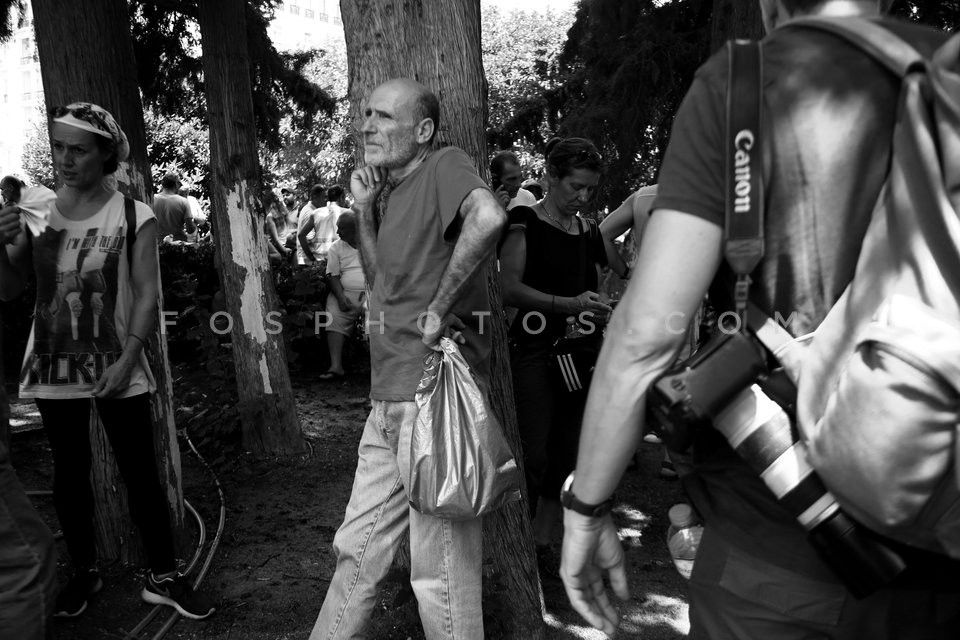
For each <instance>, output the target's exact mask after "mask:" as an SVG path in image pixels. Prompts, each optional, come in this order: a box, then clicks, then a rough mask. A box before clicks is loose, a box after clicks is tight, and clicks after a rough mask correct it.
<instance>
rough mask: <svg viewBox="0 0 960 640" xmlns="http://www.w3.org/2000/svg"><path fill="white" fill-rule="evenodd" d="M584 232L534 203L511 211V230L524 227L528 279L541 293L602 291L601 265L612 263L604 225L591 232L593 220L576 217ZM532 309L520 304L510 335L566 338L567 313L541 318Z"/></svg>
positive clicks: (530, 339) (569, 294)
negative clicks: (544, 215) (555, 220)
mask: <svg viewBox="0 0 960 640" xmlns="http://www.w3.org/2000/svg"><path fill="white" fill-rule="evenodd" d="M574 220H575V221H576V223H577V226H578V228H579V229H580V233H578V234H577V235H572V234H569V233H566V232H564V231H562V230H560V229H558V228H557V227H555V226H553V225H552V224H550V223H548V222H546V221H544V220H542V219H541V218H540V217H539V216H538V215H537V213H536V211H534V210H533V209H531V208H530V207H523V206H521V207H515V208H513V209H511V210H510V213H509V215H508V220H507V233H510V231H511V230H514V229H522V230H523V231H524V240H525V243H526V256H527V260H526V263H525V264H524V269H523V277H522V278H521V282H523V284H525V285H527V286H529V287H531V288H533V289H536V290H537V291H540V292H542V293H547V294H550V295H554V296H566V297H573V296H578V295H580V294H581V293H583V292H584V291H596V290H597V282H598V277H597V265H598V264H599V265H600V266H601V267H605V266H607V252H606V249H605V248H604V246H603V238H602V236H601V235H600V233H599V230H595V231H594V232H592V233H591V231H590V227H589V226H588V223H587V222H586V221H585V220H583V219H582V218H580V217H576V218H574ZM529 312H530V310H529V309H523V308H521V309H518V311H517V316H516V318H515V319H514V321H513V323H512V324H511V325H510V335H511V337H512V338H514V339H515V340H516V341H517V342H553V341H555V340H556V339H557V338H562V337H563V334H564V331H565V330H566V326H567V321H566V314H562V313H547V314H543V317H544V319H545V320H546V325H545V326H544V324H543V323H542V322H541V321H540V318H539V317H537V318H527V320H526V321H524V318H525V317H526V316H527V314H528V313H529Z"/></svg>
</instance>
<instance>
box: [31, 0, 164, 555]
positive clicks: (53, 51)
mask: <svg viewBox="0 0 960 640" xmlns="http://www.w3.org/2000/svg"><path fill="white" fill-rule="evenodd" d="M32 1H33V13H34V26H35V30H36V39H37V50H38V53H39V55H40V63H41V66H40V70H41V76H42V78H43V92H44V98H45V101H46V105H47V107H48V108H49V107H53V106H57V105H65V104H69V103H71V102H75V101H86V102H93V103H95V104H99V105H100V106H102V107H103V108H105V109H107V110H108V111H109V112H110V113H112V114H113V116H114V118H116V120H117V122H118V123H119V124H120V127H121V128H122V129H123V130H124V132H125V133H126V135H127V139H128V141H129V142H130V157H129V158H128V159H127V161H126V162H122V163H120V168H119V170H118V171H117V172H116V174H114V175H115V176H116V178H117V182H118V183H119V185H118V186H119V189H120V191H121V192H123V193H124V194H125V195H128V196H130V197H133V198H136V199H137V200H141V201H143V202H147V203H149V202H151V201H152V198H153V188H152V185H151V179H150V165H149V163H148V161H147V143H146V133H145V130H144V124H143V106H142V104H141V102H140V90H139V87H138V85H137V70H136V64H135V61H134V56H133V41H132V40H131V38H130V20H129V17H128V14H127V3H126V2H125V1H124V0H99V1H98V2H59V1H58V0H32ZM157 308H158V309H162V308H163V299H162V294H161V297H160V299H159V300H158V302H157ZM161 326H162V325H161V323H160V322H159V321H158V322H157V324H156V329H155V330H154V332H153V334H152V336H150V338H149V340H148V341H147V342H148V346H147V356H148V358H149V360H150V367H151V369H152V370H153V374H154V377H155V378H156V381H157V391H156V393H155V394H154V395H153V397H152V398H151V411H152V414H153V424H154V444H155V449H156V452H157V467H158V469H159V471H160V482H161V483H162V484H163V485H164V487H165V488H166V492H167V502H168V505H169V509H170V521H171V524H172V525H173V529H174V539H175V540H177V541H178V543H179V542H182V532H183V487H182V476H181V470H180V449H179V446H178V445H177V432H176V426H175V424H174V419H173V386H172V383H171V376H170V365H169V362H168V360H167V341H166V337H165V336H164V334H163V332H162V331H161ZM91 404H92V403H91ZM90 431H91V444H92V450H93V455H94V458H93V461H94V463H93V472H92V476H93V484H94V494H95V496H96V499H97V507H96V519H97V530H98V540H97V545H98V550H99V553H100V557H101V559H104V560H115V559H120V560H122V561H125V562H136V563H140V562H142V561H143V559H144V556H143V552H142V549H141V548H140V545H139V544H127V543H126V541H129V540H131V539H132V538H131V536H132V535H133V533H132V532H133V530H132V525H131V523H130V520H129V517H128V513H129V511H128V509H127V505H126V491H121V490H120V489H119V487H122V486H123V483H122V481H121V479H120V476H119V472H118V471H117V468H116V462H115V461H114V459H113V454H112V452H111V450H110V447H109V444H108V443H107V439H106V435H105V434H104V431H103V428H102V426H101V425H100V424H99V420H98V419H97V417H96V413H95V412H93V413H92V419H91V425H90Z"/></svg>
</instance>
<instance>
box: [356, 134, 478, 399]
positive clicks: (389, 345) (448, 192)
mask: <svg viewBox="0 0 960 640" xmlns="http://www.w3.org/2000/svg"><path fill="white" fill-rule="evenodd" d="M475 189H487V186H486V184H484V182H483V181H482V180H481V179H480V176H479V175H477V170H476V168H475V167H474V165H473V163H472V162H471V160H470V157H469V156H467V154H466V153H464V152H463V151H462V150H460V149H458V148H456V147H446V148H444V149H441V150H439V151H435V152H433V153H432V154H430V156H428V157H427V159H426V160H424V161H423V163H422V164H421V165H420V166H419V167H417V168H416V169H415V170H414V171H413V173H411V174H410V175H409V176H407V177H406V178H404V179H403V180H402V181H401V182H400V183H399V184H397V185H396V186H395V187H394V188H393V189H392V191H391V192H390V194H389V197H388V200H387V202H388V204H387V206H386V211H385V212H384V214H383V219H382V221H381V223H380V230H379V233H378V235H377V274H376V278H375V280H374V282H373V286H372V294H371V297H370V360H371V385H370V397H371V398H373V399H374V400H387V401H404V400H413V399H414V396H415V394H416V390H417V385H418V384H419V383H420V377H421V375H422V374H423V359H424V356H426V355H427V353H428V351H429V348H428V347H427V346H426V345H424V344H423V342H422V341H421V338H422V333H421V331H420V329H419V327H418V324H417V322H418V319H419V318H420V316H421V314H423V313H425V312H426V310H427V305H428V304H429V303H430V301H431V300H433V296H434V294H435V293H436V291H437V287H438V286H439V284H440V278H441V276H442V275H443V272H444V271H445V270H446V268H447V263H448V262H449V261H450V257H451V255H452V254H453V248H454V245H455V244H456V241H457V238H458V236H459V232H460V218H459V217H458V215H457V213H458V211H459V210H460V205H461V204H462V203H463V200H464V199H465V198H466V197H467V195H469V194H470V193H471V192H472V191H473V190H475ZM452 312H453V313H454V314H455V315H456V316H457V317H458V318H460V319H461V320H462V321H463V322H464V323H465V324H466V325H467V328H466V329H465V330H464V331H463V336H464V338H465V339H466V344H462V345H460V351H461V353H462V354H463V356H464V358H465V359H466V360H467V362H468V363H469V364H470V366H471V368H472V369H473V371H474V372H475V373H476V374H479V375H481V376H484V377H485V376H487V375H488V371H489V364H488V359H489V355H490V338H491V331H490V327H491V322H492V318H491V316H490V301H489V298H488V296H487V284H486V274H485V272H484V270H483V269H479V270H478V271H477V273H476V274H475V275H474V276H473V278H472V279H471V281H470V282H469V283H468V284H467V286H466V290H465V291H464V293H463V296H462V297H461V298H460V300H459V301H458V302H457V304H456V305H454V308H453V310H452ZM381 314H382V316H381ZM381 320H382V324H379V323H380V322H381Z"/></svg>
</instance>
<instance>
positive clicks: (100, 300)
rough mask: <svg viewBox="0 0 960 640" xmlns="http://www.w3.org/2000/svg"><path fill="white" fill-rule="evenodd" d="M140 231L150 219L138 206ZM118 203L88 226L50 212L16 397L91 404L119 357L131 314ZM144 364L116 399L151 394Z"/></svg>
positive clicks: (40, 243)
mask: <svg viewBox="0 0 960 640" xmlns="http://www.w3.org/2000/svg"><path fill="white" fill-rule="evenodd" d="M136 213H137V216H136V217H137V230H139V228H140V227H141V226H142V225H143V223H144V222H146V221H147V220H149V219H151V218H153V214H152V212H150V209H149V207H147V206H146V205H144V204H143V203H139V202H138V203H136ZM126 226H127V225H126V219H125V216H124V211H123V196H122V195H120V194H119V193H118V194H115V195H114V197H113V198H111V200H110V201H109V202H107V204H106V205H104V207H103V208H102V209H101V210H100V211H99V212H97V213H96V214H95V215H93V216H91V217H90V218H88V219H86V220H81V221H76V220H68V219H66V218H64V217H63V216H62V215H61V214H60V213H59V211H57V209H56V206H52V207H51V215H50V225H49V226H48V227H47V229H46V230H45V231H44V232H43V233H42V234H41V235H40V236H39V237H35V238H33V260H34V265H35V271H36V274H37V303H36V311H35V313H34V322H33V327H32V331H31V335H30V342H29V343H28V346H27V353H26V357H25V358H24V363H23V368H22V370H21V375H20V387H21V389H20V395H21V397H39V398H76V397H90V395H91V390H92V388H93V386H94V385H95V384H96V382H97V380H98V379H99V378H100V377H101V376H102V375H103V372H104V371H106V369H107V368H108V367H109V366H110V365H112V364H113V363H115V362H116V361H117V360H118V359H119V358H120V356H121V354H122V353H123V345H124V343H125V342H126V338H127V333H126V331H127V323H128V321H129V315H130V313H131V310H132V303H133V296H132V293H131V290H130V274H129V262H128V258H127V247H126V244H127V231H126ZM148 372H149V369H148V367H147V366H146V362H145V358H144V357H141V362H140V366H137V367H134V371H133V374H132V375H131V379H130V387H129V388H128V389H127V391H126V392H124V393H122V394H121V397H129V396H131V395H136V394H139V393H145V392H147V391H149V390H152V388H153V384H152V382H153V381H152V377H151V376H150V375H149V373H148Z"/></svg>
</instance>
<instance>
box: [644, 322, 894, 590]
mask: <svg viewBox="0 0 960 640" xmlns="http://www.w3.org/2000/svg"><path fill="white" fill-rule="evenodd" d="M768 361H769V362H773V363H774V364H775V363H776V361H775V358H773V357H772V356H768V352H767V350H766V348H765V347H764V346H763V345H762V344H760V342H759V341H758V340H757V339H756V338H754V337H753V336H752V335H751V334H748V333H746V332H739V331H738V332H732V331H729V330H728V331H724V330H723V329H722V328H720V329H719V330H718V332H717V333H716V334H715V335H713V336H712V337H711V338H710V339H709V340H708V341H707V343H706V344H705V345H704V346H703V347H702V348H701V349H700V350H699V351H698V352H697V353H696V354H695V355H694V356H693V357H692V358H690V359H688V360H687V361H685V362H683V363H681V364H679V365H678V366H676V367H674V368H672V369H671V370H669V371H668V372H667V373H665V374H664V375H663V376H662V377H661V378H660V379H658V380H657V381H656V382H654V384H653V386H652V387H651V391H650V402H649V407H650V413H651V414H652V418H653V419H654V420H655V421H657V422H658V423H659V425H660V430H661V435H662V436H663V438H664V442H665V443H666V444H667V446H668V447H669V448H670V449H672V450H674V451H686V450H687V449H689V448H690V446H691V445H692V442H693V435H694V432H695V431H696V430H697V429H704V428H713V429H715V430H716V431H718V432H719V433H721V434H722V435H723V436H724V438H725V439H726V441H727V443H728V444H729V445H730V447H731V448H733V450H734V451H735V452H736V453H737V455H739V456H740V458H741V459H743V461H744V462H746V463H747V465H748V466H749V467H750V468H751V469H753V471H754V472H755V473H756V474H757V475H758V476H759V477H760V478H761V479H762V480H763V482H764V483H765V484H766V485H767V487H768V488H769V489H770V490H771V492H772V493H773V495H774V497H775V498H776V499H777V501H779V502H780V504H781V505H782V506H783V507H785V508H786V509H787V510H789V511H790V513H791V514H792V515H793V517H794V518H796V520H797V522H798V523H799V524H800V525H801V526H802V527H803V528H804V529H806V530H807V532H808V534H809V540H810V542H811V544H812V545H813V546H814V548H816V549H817V551H818V552H819V553H820V554H821V556H822V557H823V558H824V559H825V560H826V561H827V563H828V564H829V565H830V566H831V567H832V568H833V569H834V571H835V572H836V573H837V576H838V577H839V578H840V579H841V580H843V582H844V583H845V584H846V585H847V588H849V589H850V591H851V592H852V593H853V594H854V595H855V596H857V597H864V596H866V595H869V594H870V593H872V592H874V591H876V590H877V589H878V588H881V587H883V586H885V585H887V584H889V583H890V582H891V581H892V580H893V579H894V578H895V577H896V576H897V575H899V574H900V573H901V572H902V571H903V570H904V569H905V568H906V565H905V564H904V562H903V560H902V559H901V557H900V556H899V555H898V554H897V553H896V552H894V551H893V550H892V549H891V548H890V547H888V546H887V545H886V543H885V541H884V540H882V539H880V538H879V537H878V536H876V535H874V534H872V533H871V532H869V531H867V530H866V529H865V528H864V527H862V526H861V525H859V524H858V523H857V522H855V521H854V520H852V519H851V518H850V517H849V516H847V515H846V514H845V513H844V512H843V509H842V508H841V507H840V505H839V504H838V503H837V500H836V498H835V497H834V496H833V494H832V493H831V492H830V490H829V489H828V488H827V487H826V486H825V485H824V484H823V481H822V480H821V479H820V477H819V475H818V474H817V472H816V470H815V469H813V467H811V466H810V464H809V462H808V460H807V453H806V446H805V445H804V444H803V442H802V441H800V440H799V438H798V436H797V432H796V428H795V423H796V420H795V416H796V413H795V409H794V405H795V403H796V386H795V385H794V383H793V381H792V380H791V379H790V378H789V376H787V375H786V373H785V372H784V370H783V369H782V368H781V367H776V366H775V367H770V366H769V365H768Z"/></svg>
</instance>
